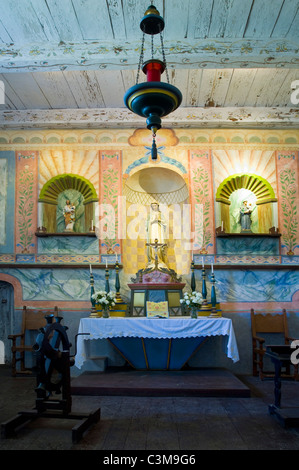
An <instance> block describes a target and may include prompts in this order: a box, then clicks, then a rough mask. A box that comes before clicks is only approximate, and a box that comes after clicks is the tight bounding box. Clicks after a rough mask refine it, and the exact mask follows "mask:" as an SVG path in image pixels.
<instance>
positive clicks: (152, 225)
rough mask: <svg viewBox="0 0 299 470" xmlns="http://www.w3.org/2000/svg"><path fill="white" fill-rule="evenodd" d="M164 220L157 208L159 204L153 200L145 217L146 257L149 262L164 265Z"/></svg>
mask: <svg viewBox="0 0 299 470" xmlns="http://www.w3.org/2000/svg"><path fill="white" fill-rule="evenodd" d="M166 227H167V224H166V221H165V218H164V217H163V214H162V213H161V211H160V209H159V204H158V203H156V202H153V203H152V204H151V207H150V212H149V215H148V219H147V227H146V231H147V244H146V245H147V258H148V262H149V264H157V265H158V266H164V267H165V266H166V253H165V249H166V247H167V245H166V243H165V232H166Z"/></svg>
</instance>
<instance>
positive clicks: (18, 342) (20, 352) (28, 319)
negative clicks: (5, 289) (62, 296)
mask: <svg viewBox="0 0 299 470" xmlns="http://www.w3.org/2000/svg"><path fill="white" fill-rule="evenodd" d="M47 315H54V316H58V307H54V309H53V310H42V309H38V310H37V309H29V308H27V307H25V306H24V307H23V312H22V327H21V332H20V333H17V334H13V335H9V336H8V339H11V340H12V347H11V351H12V375H13V377H15V376H16V375H17V373H18V374H31V373H32V371H31V370H30V369H26V367H25V353H26V352H33V343H32V344H27V342H28V338H27V337H28V333H29V332H30V331H35V332H36V333H37V332H38V330H39V328H42V327H44V326H46V324H47V321H46V319H45V317H46V316H47ZM17 362H20V368H19V369H18V370H17Z"/></svg>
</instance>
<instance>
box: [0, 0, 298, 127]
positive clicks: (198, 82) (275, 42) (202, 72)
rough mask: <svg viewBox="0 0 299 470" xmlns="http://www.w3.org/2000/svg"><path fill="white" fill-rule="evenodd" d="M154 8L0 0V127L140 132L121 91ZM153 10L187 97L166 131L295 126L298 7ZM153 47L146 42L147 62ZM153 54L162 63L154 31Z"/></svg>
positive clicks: (99, 0)
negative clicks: (147, 16) (142, 28)
mask: <svg viewBox="0 0 299 470" xmlns="http://www.w3.org/2000/svg"><path fill="white" fill-rule="evenodd" d="M150 3H151V2H150V1H149V0H5V1H3V2H2V4H1V12H0V42H1V44H0V80H1V81H2V84H3V85H2V87H3V86H4V88H5V99H4V100H3V101H4V103H3V104H0V127H1V128H3V129H4V128H5V129H9V128H12V129H13V128H33V127H34V128H43V127H46V126H47V127H49V126H50V127H52V128H85V127H86V128H88V127H89V128H101V127H105V128H107V127H144V120H143V119H142V118H139V117H138V116H135V115H133V113H131V112H130V111H128V110H127V108H126V107H125V105H124V101H123V96H124V94H125V91H126V90H127V89H128V88H130V87H131V86H133V85H134V84H135V80H136V71H137V67H138V61H139V53H140V45H141V31H140V28H139V23H140V19H141V18H142V17H143V16H144V12H145V10H146V9H147V7H148V6H149V4H150ZM153 3H154V5H155V6H156V7H157V9H158V10H159V11H160V14H161V16H163V17H164V19H165V30H164V32H163V41H164V46H165V53H166V60H167V67H168V74H169V81H170V83H172V84H174V85H175V86H177V87H178V88H179V89H180V90H181V92H182V94H183V102H182V105H181V106H180V108H179V109H178V110H176V111H175V112H174V113H172V114H171V115H169V116H168V117H167V118H164V120H163V123H165V124H164V125H165V126H169V125H171V126H173V127H227V128H231V127H246V128H248V127H253V128H270V127H272V128H280V129H283V128H296V129H298V124H299V105H298V104H296V102H294V99H293V98H292V96H294V93H293V95H292V88H294V87H296V86H297V88H299V82H298V85H296V84H294V82H295V81H296V80H299V0H155V1H154V2H153ZM150 48H151V46H150V41H149V39H148V36H146V43H145V59H146V58H147V56H146V54H147V53H148V54H149V51H150ZM154 50H155V57H157V58H161V45H160V38H159V36H155V37H154ZM148 58H149V57H148ZM142 75H143V74H142ZM142 80H144V78H142ZM162 80H163V81H167V77H166V74H165V73H164V74H163V75H162ZM0 85H1V83H0ZM297 96H298V97H299V93H298V95H297Z"/></svg>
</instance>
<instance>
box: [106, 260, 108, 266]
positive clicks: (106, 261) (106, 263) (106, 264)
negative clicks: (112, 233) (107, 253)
mask: <svg viewBox="0 0 299 470" xmlns="http://www.w3.org/2000/svg"><path fill="white" fill-rule="evenodd" d="M106 268H108V261H107V258H106Z"/></svg>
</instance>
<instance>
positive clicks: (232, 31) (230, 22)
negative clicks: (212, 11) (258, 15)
mask: <svg viewBox="0 0 299 470" xmlns="http://www.w3.org/2000/svg"><path fill="white" fill-rule="evenodd" d="M252 3H253V0H245V1H244V0H234V1H233V2H232V4H231V6H230V8H229V10H228V12H227V21H226V26H225V31H224V37H226V38H242V37H243V35H244V32H245V28H246V24H247V21H248V18H249V14H250V10H251V6H252Z"/></svg>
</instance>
